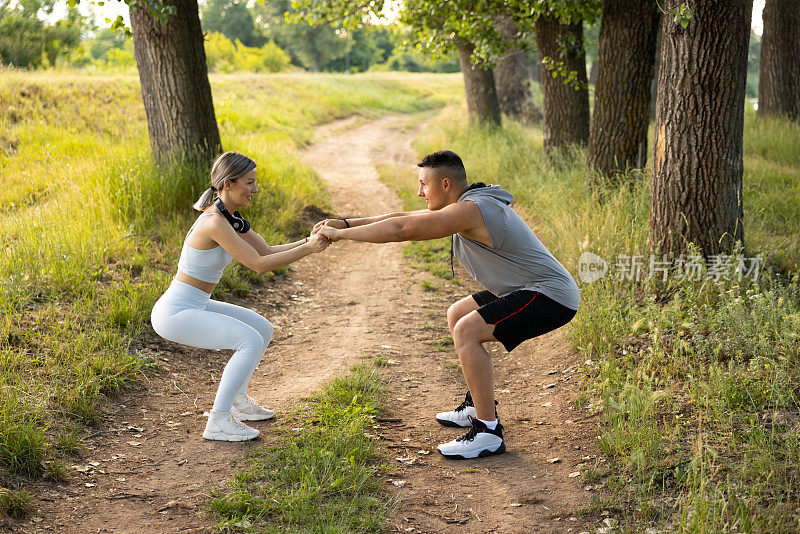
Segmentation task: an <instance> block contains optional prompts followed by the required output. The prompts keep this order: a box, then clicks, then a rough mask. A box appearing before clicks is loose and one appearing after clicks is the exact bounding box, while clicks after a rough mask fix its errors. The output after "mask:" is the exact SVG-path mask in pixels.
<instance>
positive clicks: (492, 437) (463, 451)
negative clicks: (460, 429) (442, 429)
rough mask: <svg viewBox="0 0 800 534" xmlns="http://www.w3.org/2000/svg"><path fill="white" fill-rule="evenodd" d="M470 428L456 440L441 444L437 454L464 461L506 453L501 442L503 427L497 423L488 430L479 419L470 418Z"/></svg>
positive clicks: (502, 441)
mask: <svg viewBox="0 0 800 534" xmlns="http://www.w3.org/2000/svg"><path fill="white" fill-rule="evenodd" d="M470 420H471V423H472V428H471V429H470V431H469V432H467V433H466V434H464V435H463V436H461V437H460V438H458V439H454V440H453V441H450V442H448V443H442V444H441V445H439V446H438V447H437V449H438V450H439V453H441V455H442V456H445V457H446V458H452V459H454V460H466V459H468V458H483V457H484V456H492V455H494V454H503V453H504V452H506V442H505V441H504V440H503V425H501V424H500V422H498V423H497V427H496V428H495V429H494V430H489V428H487V426H486V425H485V424H484V423H483V422H481V420H480V419H475V418H474V417H470Z"/></svg>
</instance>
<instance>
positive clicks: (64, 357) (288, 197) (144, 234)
mask: <svg viewBox="0 0 800 534" xmlns="http://www.w3.org/2000/svg"><path fill="white" fill-rule="evenodd" d="M2 74H3V75H2V78H0V173H2V176H3V178H4V179H3V185H4V187H3V189H2V191H0V206H2V207H0V235H2V236H3V238H2V250H3V253H2V255H0V272H2V273H3V276H2V277H0V392H2V393H0V483H3V484H5V483H6V482H5V481H7V480H8V481H10V480H14V479H15V478H16V477H19V476H20V475H25V476H48V477H51V478H53V477H55V478H57V477H59V476H60V475H59V472H60V469H59V466H60V465H62V463H63V461H64V460H65V459H66V458H68V457H69V456H70V455H73V454H75V453H76V452H78V451H79V450H80V443H79V441H77V438H76V435H77V434H78V433H80V432H81V431H85V430H83V429H85V427H87V426H92V425H96V424H98V422H99V421H100V415H101V413H102V412H101V410H102V405H103V403H104V402H105V401H104V399H105V398H107V397H109V396H113V395H116V394H118V393H119V392H120V391H122V390H123V389H124V388H125V387H126V386H127V384H130V383H131V382H132V381H133V380H135V379H136V377H137V376H140V375H141V374H142V373H144V372H147V370H148V369H149V368H150V367H152V366H155V365H157V364H158V354H154V353H152V352H149V351H146V350H142V349H139V348H138V346H139V344H138V341H137V340H139V339H140V338H141V337H142V336H143V335H144V334H146V333H148V332H150V326H149V313H150V309H151V308H152V305H153V303H154V302H155V300H156V299H157V298H158V296H159V295H160V294H161V293H162V292H163V291H164V289H166V287H167V285H168V284H169V282H170V279H171V276H172V275H173V274H174V271H175V268H176V264H177V258H178V253H179V250H180V243H181V241H182V239H183V236H184V234H185V232H186V229H187V228H188V227H189V225H190V224H191V221H192V219H193V218H194V217H195V216H196V214H195V212H193V210H191V208H190V205H191V203H192V202H193V201H194V200H195V199H196V197H197V196H199V194H200V192H201V191H202V190H204V189H205V187H206V186H207V181H208V170H207V169H204V168H197V167H191V166H185V165H176V166H175V167H173V168H169V169H157V168H154V167H153V165H152V164H151V161H150V157H149V141H148V138H147V133H146V132H147V130H146V121H145V115H144V109H143V106H142V104H141V97H140V94H139V85H138V78H137V77H136V75H135V74H124V73H123V74H115V75H107V74H93V73H87V72H82V71H74V72H73V71H59V72H57V73H55V72H48V71H43V72H20V71H14V70H8V69H3V70H2ZM211 85H212V90H213V93H214V101H215V106H216V109H215V111H216V116H217V119H218V122H219V124H220V133H221V136H222V140H223V145H224V146H225V147H226V149H235V150H239V151H241V152H244V153H246V154H248V155H249V156H251V157H253V159H255V160H256V162H257V163H258V171H257V172H258V174H259V185H260V190H261V194H260V195H258V196H257V197H256V199H255V200H254V202H253V205H252V206H251V207H250V208H249V209H248V213H247V216H248V218H249V219H250V220H251V221H252V222H253V223H254V226H255V228H257V229H258V231H259V232H260V233H262V235H263V236H264V237H265V239H266V240H267V242H273V243H274V242H279V241H281V240H284V239H286V238H287V237H288V236H289V235H291V234H293V233H296V232H298V231H300V232H302V231H305V230H308V229H303V228H296V220H297V218H298V215H299V214H300V213H301V212H302V210H303V208H304V207H305V206H307V205H309V204H315V205H318V206H324V205H325V204H326V202H327V196H326V194H325V192H324V191H323V190H322V187H321V184H320V182H319V180H318V178H317V176H316V175H315V173H314V172H313V170H312V169H311V168H309V167H308V166H306V165H304V164H303V163H302V162H301V160H300V153H299V148H301V147H302V146H304V145H305V144H308V143H309V142H310V141H311V138H312V134H313V129H314V126H315V125H317V124H320V123H323V122H326V121H330V120H332V119H336V118H340V117H346V116H350V115H354V114H357V115H362V116H365V117H372V116H375V115H378V114H381V113H386V112H416V111H419V110H424V109H433V108H437V107H441V106H442V105H444V104H445V103H446V102H448V101H450V100H451V99H452V98H453V96H454V95H456V94H458V87H459V79H458V78H456V77H453V76H432V75H419V76H413V75H412V76H398V75H394V74H384V75H377V74H376V75H360V76H341V75H319V76H315V75H306V74H297V73H296V74H286V75H242V74H239V75H214V76H211ZM261 279H263V277H262V276H260V275H255V274H253V273H251V272H250V271H247V270H246V269H243V268H241V267H238V266H234V265H232V266H231V267H230V268H228V269H227V270H226V272H225V274H224V276H223V279H222V281H221V282H220V284H219V285H218V286H217V289H216V291H215V294H214V297H215V298H222V299H225V298H226V297H227V296H228V295H233V294H236V295H245V294H247V292H248V290H249V287H250V285H251V284H252V283H254V282H257V281H259V280H261Z"/></svg>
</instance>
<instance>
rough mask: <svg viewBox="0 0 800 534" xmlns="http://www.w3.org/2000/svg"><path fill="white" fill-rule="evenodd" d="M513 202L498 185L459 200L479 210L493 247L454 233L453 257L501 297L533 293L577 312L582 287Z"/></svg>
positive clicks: (471, 190) (465, 194) (467, 193)
mask: <svg viewBox="0 0 800 534" xmlns="http://www.w3.org/2000/svg"><path fill="white" fill-rule="evenodd" d="M513 200H514V197H513V196H512V195H511V193H509V192H508V191H506V190H505V189H502V188H501V187H500V186H497V185H492V186H487V187H477V188H475V189H470V190H468V191H466V192H465V193H464V194H463V195H461V197H460V198H459V199H458V201H459V202H464V201H470V202H474V203H475V204H476V205H477V206H478V208H480V210H481V215H483V222H484V223H485V224H486V229H487V230H488V231H489V238H490V240H491V244H492V246H491V247H487V246H486V245H484V244H482V243H478V242H477V241H473V240H471V239H468V238H466V237H464V236H462V235H461V234H454V235H453V254H454V256H455V257H456V258H457V259H458V261H459V262H460V263H461V265H463V266H464V268H465V269H466V270H467V272H468V273H469V274H470V276H472V277H473V278H474V279H475V280H476V281H477V282H478V283H479V284H481V285H482V286H484V287H485V288H486V289H488V290H489V291H491V292H492V293H494V294H495V295H497V296H498V297H503V296H505V295H508V294H509V293H511V292H513V291H517V290H519V289H529V290H531V291H538V292H540V293H542V294H543V295H545V296H547V297H550V298H551V299H553V300H554V301H556V302H558V303H559V304H561V305H563V306H566V307H567V308H570V309H573V310H577V309H578V306H579V304H580V293H579V292H578V285H577V284H576V283H575V280H574V279H573V278H572V276H570V274H569V272H568V271H567V270H566V269H565V268H564V266H563V265H561V264H560V263H559V262H558V260H556V259H555V258H554V257H553V255H552V254H550V251H548V250H547V249H546V248H545V246H544V245H542V242H541V241H539V238H537V237H536V235H535V234H534V233H533V230H531V229H530V228H529V227H528V225H527V224H526V223H525V221H523V220H522V217H520V216H519V215H517V213H516V212H515V211H514V210H513V209H511V207H510V206H509V205H510V204H511V202H512V201H513Z"/></svg>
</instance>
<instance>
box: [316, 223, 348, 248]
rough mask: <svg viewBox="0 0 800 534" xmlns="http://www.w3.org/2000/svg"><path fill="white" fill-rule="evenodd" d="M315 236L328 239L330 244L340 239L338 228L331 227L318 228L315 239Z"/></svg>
mask: <svg viewBox="0 0 800 534" xmlns="http://www.w3.org/2000/svg"><path fill="white" fill-rule="evenodd" d="M339 222H341V221H339ZM316 236H325V237H326V238H327V239H330V240H331V242H332V243H335V242H336V241H339V240H340V239H341V238H342V237H341V230H340V229H339V228H333V227H331V226H320V228H319V230H318V231H317V233H316V234H315V237H316Z"/></svg>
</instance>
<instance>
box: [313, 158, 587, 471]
mask: <svg viewBox="0 0 800 534" xmlns="http://www.w3.org/2000/svg"><path fill="white" fill-rule="evenodd" d="M417 165H418V166H419V168H420V169H419V191H418V193H417V194H418V196H421V197H423V198H424V199H425V201H426V202H427V203H428V209H426V210H420V211H414V212H404V213H389V214H385V215H378V216H376V217H365V218H354V219H328V220H326V221H323V222H322V223H318V224H317V226H316V227H315V229H314V230H315V232H319V233H322V234H324V235H326V236H328V237H329V238H330V239H331V240H332V241H338V240H340V239H350V240H353V241H366V242H370V243H387V242H393V241H421V240H425V239H437V238H441V237H446V236H451V235H452V236H453V253H454V255H455V257H456V258H458V261H459V262H461V264H462V265H463V266H464V268H465V269H466V270H467V272H468V273H469V274H470V275H471V276H472V277H473V278H474V279H475V280H476V281H477V282H479V283H480V284H481V285H483V286H484V287H486V289H487V290H486V291H480V292H478V293H475V294H474V295H471V296H468V297H465V298H463V299H461V300H459V301H458V302H456V303H455V304H453V305H452V306H450V308H449V309H448V310H447V323H448V326H449V327H450V332H451V333H452V334H453V342H454V343H455V349H456V352H457V353H458V358H459V360H460V361H461V369H462V371H463V373H464V378H465V379H466V382H467V388H468V391H467V394H466V396H465V399H464V402H463V403H461V405H460V406H458V407H457V408H455V409H454V410H452V411H450V412H442V413H439V414H437V415H436V420H437V421H438V422H439V423H441V424H443V425H446V426H454V427H470V426H471V427H472V428H471V429H470V431H469V432H467V433H466V434H465V435H464V436H462V437H460V438H459V439H455V440H453V441H451V442H448V443H443V444H441V445H439V446H438V450H439V452H440V453H441V454H442V455H444V456H446V457H448V458H456V459H465V458H478V457H483V456H490V455H493V454H501V453H503V452H505V449H506V447H505V442H504V440H503V427H502V425H501V424H500V422H499V420H498V418H497V412H496V408H495V406H496V402H495V400H494V379H493V376H492V363H491V360H490V359H489V354H488V353H487V352H486V349H484V348H483V343H485V342H487V341H499V342H500V343H502V344H503V346H504V347H505V348H506V350H507V351H509V352H510V351H511V350H513V349H514V347H516V346H517V345H519V344H520V343H522V342H523V341H525V340H526V339H530V338H533V337H536V336H539V335H541V334H544V333H546V332H549V331H551V330H555V329H556V328H558V327H560V326H562V325H564V324H566V323H568V322H569V321H570V320H571V319H572V318H573V317H574V316H575V313H576V312H577V310H578V304H579V294H578V286H577V285H576V284H575V280H573V279H572V277H571V276H570V274H569V273H568V272H567V270H566V269H565V268H564V267H563V266H562V265H561V264H560V263H559V262H558V261H557V260H556V259H555V258H554V257H553V255H552V254H550V252H548V251H547V249H546V248H545V247H544V245H542V243H541V242H540V241H539V239H538V238H537V237H536V235H534V233H533V231H531V229H530V228H529V227H528V225H527V224H525V222H524V221H523V220H522V218H521V217H520V216H519V215H517V213H516V212H514V211H513V210H512V209H511V208H510V207H509V205H510V204H511V201H512V200H513V197H512V195H511V193H509V192H508V191H506V190H504V189H501V188H500V187H499V186H495V185H493V186H486V185H485V184H483V183H476V184H472V185H468V183H467V173H466V170H465V169H464V164H463V163H462V161H461V158H460V157H458V155H456V154H455V153H453V152H451V151H449V150H444V151H440V152H435V153H433V154H429V155H427V156H425V158H423V160H422V161H421V162H419V163H418V164H417Z"/></svg>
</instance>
